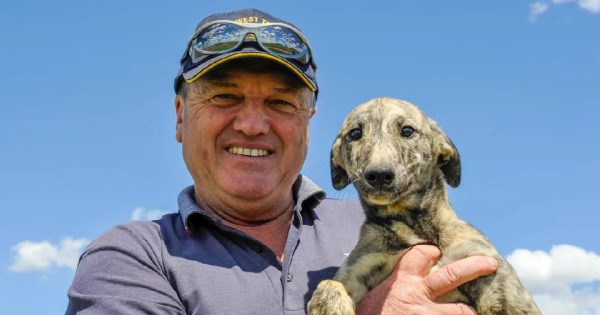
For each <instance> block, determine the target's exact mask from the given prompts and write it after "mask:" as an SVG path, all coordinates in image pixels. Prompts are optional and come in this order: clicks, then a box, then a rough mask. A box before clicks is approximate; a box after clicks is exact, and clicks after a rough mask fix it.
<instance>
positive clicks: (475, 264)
mask: <svg viewBox="0 0 600 315" xmlns="http://www.w3.org/2000/svg"><path fill="white" fill-rule="evenodd" d="M497 268H498V261H497V260H496V259H494V258H492V257H485V256H472V257H467V258H464V259H461V260H458V261H455V262H453V263H451V264H448V265H446V266H444V267H442V268H440V269H438V270H436V271H434V272H432V273H430V274H429V275H427V276H426V277H425V279H423V280H424V281H425V286H426V287H427V288H428V289H429V292H430V293H431V297H432V298H437V297H439V296H441V295H444V294H445V293H447V292H449V291H451V290H453V289H455V288H456V287H458V286H459V285H461V284H464V283H467V282H469V281H471V280H473V279H475V278H478V277H481V276H485V275H489V274H491V273H493V272H495V271H496V269H497Z"/></svg>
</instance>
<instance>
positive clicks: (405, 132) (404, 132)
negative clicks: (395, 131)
mask: <svg viewBox="0 0 600 315" xmlns="http://www.w3.org/2000/svg"><path fill="white" fill-rule="evenodd" d="M413 133H415V128H413V127H411V126H404V127H402V129H400V135H401V136H403V137H404V138H408V137H410V136H412V135H413Z"/></svg>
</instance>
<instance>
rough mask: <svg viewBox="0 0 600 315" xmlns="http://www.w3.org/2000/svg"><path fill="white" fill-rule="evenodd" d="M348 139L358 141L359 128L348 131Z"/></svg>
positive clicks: (359, 135)
mask: <svg viewBox="0 0 600 315" xmlns="http://www.w3.org/2000/svg"><path fill="white" fill-rule="evenodd" d="M348 138H350V140H358V139H360V138H362V130H361V129H360V128H354V129H352V130H350V132H349V133H348Z"/></svg>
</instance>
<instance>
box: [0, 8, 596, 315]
mask: <svg viewBox="0 0 600 315" xmlns="http://www.w3.org/2000/svg"><path fill="white" fill-rule="evenodd" d="M250 6H251V7H255V8H258V9H261V10H264V11H267V12H269V13H271V14H272V15H275V16H277V17H280V18H283V19H285V20H288V21H290V22H292V23H294V24H295V25H296V26H298V27H299V28H300V29H302V30H303V32H304V33H305V35H306V36H307V37H308V38H309V40H310V42H311V44H312V46H313V49H314V53H315V58H316V62H317V64H318V71H317V76H318V82H319V86H320V91H321V92H320V94H319V99H318V102H317V106H318V113H317V115H316V116H315V117H313V119H312V120H311V122H310V128H311V143H310V147H309V153H308V157H307V160H306V162H305V164H304V168H303V171H302V172H303V174H305V175H307V176H309V177H310V178H312V179H313V180H314V181H316V182H317V183H318V184H319V185H321V186H322V187H323V188H324V189H325V190H326V191H327V194H328V196H329V197H332V198H342V199H355V198H356V194H355V192H354V191H353V188H351V187H349V188H346V189H345V190H343V191H336V190H334V189H333V187H332V186H331V183H330V178H329V160H328V158H329V151H330V146H331V143H332V142H333V139H334V138H335V136H336V133H337V130H338V128H340V127H341V124H342V121H343V119H344V117H345V116H346V114H348V113H349V112H350V111H351V110H352V108H354V107H355V106H357V105H359V104H361V103H363V102H366V101H367V100H369V99H371V98H374V97H379V96H389V97H395V98H400V99H404V100H408V101H410V102H412V103H414V104H416V105H417V106H419V107H421V108H422V109H423V110H424V111H425V112H426V113H427V114H428V115H429V116H430V117H432V118H433V119H434V120H436V121H437V122H438V124H439V125H440V126H441V127H442V128H443V129H444V131H445V132H446V133H447V134H448V135H449V137H450V138H451V139H452V141H453V142H454V144H455V145H456V146H457V148H458V150H459V152H460V155H461V163H462V170H463V173H462V176H463V177H462V183H461V186H459V187H458V188H455V189H451V190H450V192H449V194H450V200H451V202H452V204H453V206H454V208H455V210H456V212H457V213H458V215H459V216H460V217H461V218H463V219H465V220H467V221H469V222H470V223H472V224H473V225H475V226H476V227H478V228H479V229H480V230H481V231H483V232H484V233H485V234H486V235H487V236H488V237H489V238H490V239H491V240H492V242H493V243H494V244H495V245H496V247H497V249H498V251H499V252H500V253H501V254H502V255H503V256H504V257H506V258H507V259H508V260H509V261H510V262H511V263H512V264H513V266H514V267H515V269H516V270H517V273H518V274H519V275H520V277H521V279H522V280H523V282H524V284H525V285H526V287H527V288H529V290H530V291H531V293H532V294H533V295H534V298H535V299H536V301H537V303H538V304H539V306H540V308H541V309H542V311H543V312H544V314H600V254H599V253H600V242H598V239H599V237H598V235H599V233H598V229H597V224H598V222H600V206H598V204H599V203H598V201H597V199H596V198H597V197H598V195H599V194H600V188H598V183H597V181H598V179H599V178H600V167H599V166H598V162H597V160H598V157H599V156H600V146H599V145H598V140H597V139H598V138H599V137H600V123H598V119H599V118H600V36H599V33H600V0H539V1H536V0H530V1H527V0H520V1H515V0H513V1H460V2H457V1H429V0H424V1H378V0H372V1H361V2H358V1H357V2H354V3H353V2H350V1H343V2H342V1H316V0H314V1H313V0H311V1H275V0H271V1H267V0H264V1H261V0H257V1H253V2H250V1H227V2H225V1H220V2H217V1H187V0H181V1H166V0H144V1H142V0H119V1H100V0H88V1H60V0H58V1H41V0H38V1H32V0H23V1H3V2H2V3H0V38H1V39H2V42H1V44H0V47H1V49H0V209H1V211H2V215H3V216H4V217H3V220H2V221H1V222H0V233H1V237H0V296H1V297H2V298H0V306H1V309H2V312H3V313H6V314H26V315H28V314H61V313H64V310H65V307H66V305H67V296H66V292H67V289H68V286H69V284H70V282H71V280H72V277H73V274H74V269H75V266H76V264H77V258H78V255H79V253H80V252H81V251H82V250H83V248H84V247H85V246H86V244H88V243H89V242H90V241H91V240H93V239H94V238H96V237H98V236H99V235H101V234H102V233H103V232H104V231H106V230H107V229H109V228H110V227H111V226H113V225H116V224H120V223H125V222H128V221H130V220H148V219H153V218H156V217H158V216H160V215H161V214H163V213H167V212H175V211H177V204H176V198H177V194H178V193H179V191H180V190H181V189H183V188H184V187H186V186H188V185H190V184H191V183H192V181H191V177H190V176H189V174H188V173H187V170H186V168H185V166H184V163H183V160H182V158H181V147H180V145H179V144H178V143H177V142H176V141H175V114H174V109H173V97H174V92H173V88H172V84H173V79H174V77H175V74H176V72H177V70H178V61H179V58H180V56H181V54H182V53H183V50H184V48H185V43H186V42H187V40H188V38H189V36H190V35H191V34H192V33H193V30H194V28H195V26H196V24H197V23H198V22H199V21H200V20H201V19H202V18H203V17H205V16H206V15H209V14H212V13H216V12H224V11H231V10H235V9H240V8H246V7H250Z"/></svg>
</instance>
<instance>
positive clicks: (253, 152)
mask: <svg viewBox="0 0 600 315" xmlns="http://www.w3.org/2000/svg"><path fill="white" fill-rule="evenodd" d="M229 153H231V154H238V155H245V156H267V154H269V153H268V152H267V150H262V149H248V148H240V147H231V148H229Z"/></svg>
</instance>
